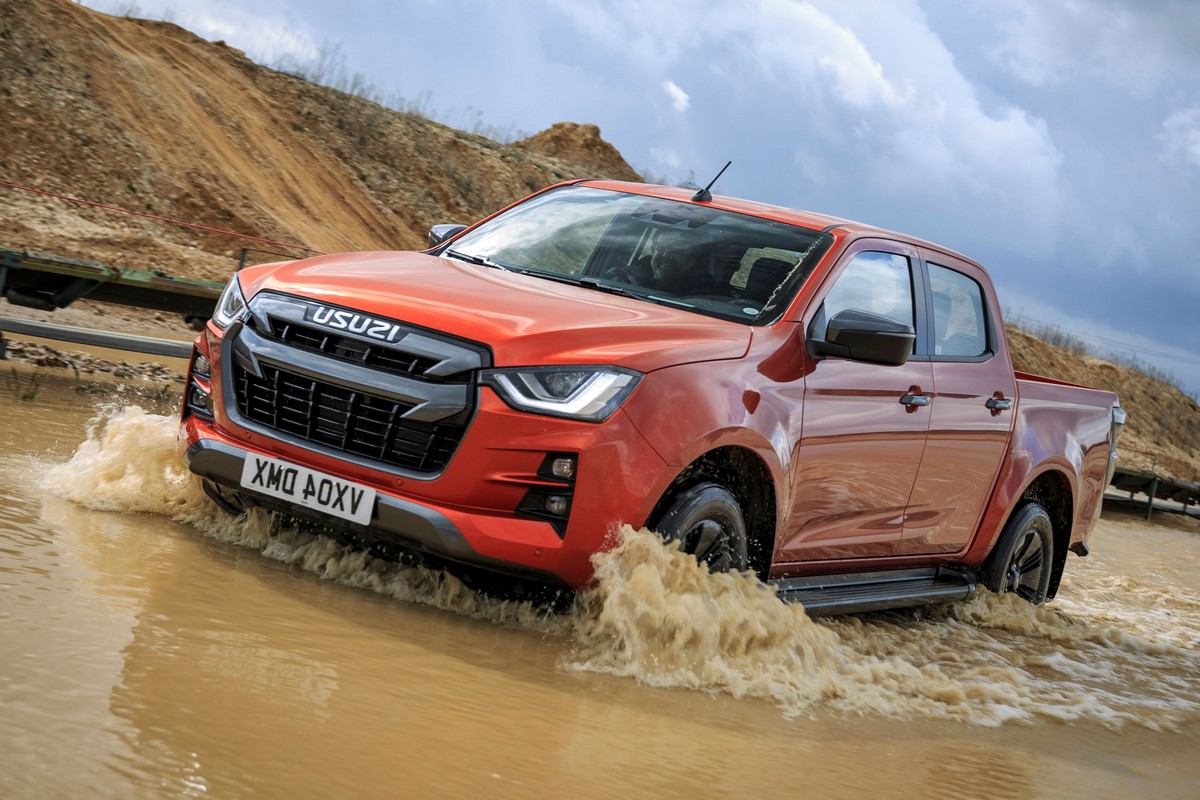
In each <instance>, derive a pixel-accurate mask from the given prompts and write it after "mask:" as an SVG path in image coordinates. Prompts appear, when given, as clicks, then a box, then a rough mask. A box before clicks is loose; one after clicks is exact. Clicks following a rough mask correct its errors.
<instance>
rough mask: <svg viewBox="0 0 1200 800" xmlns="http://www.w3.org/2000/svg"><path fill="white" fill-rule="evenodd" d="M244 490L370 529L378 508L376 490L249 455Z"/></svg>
mask: <svg viewBox="0 0 1200 800" xmlns="http://www.w3.org/2000/svg"><path fill="white" fill-rule="evenodd" d="M242 486H243V487H244V488H246V489H250V490H252V491H255V492H259V493H261V494H266V495H270V496H271V497H278V498H279V499H281V500H287V501H289V502H291V503H295V504H296V505H299V506H304V507H305V508H311V509H314V510H316V511H321V512H323V513H325V514H329V515H330V516H334V517H339V518H341V519H347V520H350V521H351V522H357V523H359V524H360V525H366V524H368V523H369V522H370V521H371V511H372V510H373V509H374V508H375V490H374V489H372V488H370V487H368V486H360V485H358V484H357V483H352V482H350V481H344V480H342V479H341V478H335V477H333V476H332V475H326V474H325V473H323V472H317V471H316V470H315V469H309V468H308V467H302V466H300V465H299V464H292V463H290V462H287V461H281V460H279V459H278V458H270V457H268V456H260V455H258V454H256V453H248V454H247V455H246V461H245V463H244V464H243V465H242Z"/></svg>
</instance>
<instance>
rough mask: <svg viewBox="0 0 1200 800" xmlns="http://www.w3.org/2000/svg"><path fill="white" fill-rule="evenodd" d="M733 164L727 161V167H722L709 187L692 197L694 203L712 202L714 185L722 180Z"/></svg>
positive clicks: (709, 183)
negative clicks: (711, 190)
mask: <svg viewBox="0 0 1200 800" xmlns="http://www.w3.org/2000/svg"><path fill="white" fill-rule="evenodd" d="M732 163H733V162H732V161H726V162H725V166H723V167H721V171H720V172H718V173H717V177H715V178H713V179H712V180H711V181H709V182H708V186H705V187H704V188H703V189H701V190H700V191H698V192H696V193H695V194H694V195H692V202H693V203H707V202H708V201H710V200H712V192H710V191H709V189H711V188H712V187H713V184H714V183H716V182H717V181H718V180H720V178H721V176H722V175H724V174H725V170H727V169H729V165H730V164H732Z"/></svg>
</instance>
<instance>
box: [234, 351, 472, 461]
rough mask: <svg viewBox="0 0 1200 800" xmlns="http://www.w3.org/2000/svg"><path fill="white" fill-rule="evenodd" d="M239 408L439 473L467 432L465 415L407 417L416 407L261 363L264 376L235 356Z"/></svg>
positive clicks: (311, 436) (310, 436)
mask: <svg viewBox="0 0 1200 800" xmlns="http://www.w3.org/2000/svg"><path fill="white" fill-rule="evenodd" d="M232 368H233V379H234V387H235V392H234V393H235V396H236V401H237V409H238V411H239V412H240V413H241V415H242V416H243V417H245V418H246V419H247V420H248V421H250V422H253V423H257V424H258V425H260V426H265V427H267V428H271V429H274V430H277V431H280V432H281V433H285V434H290V435H291V436H293V437H296V438H299V439H302V440H304V441H307V442H312V443H314V444H320V445H325V446H326V447H331V448H334V449H336V450H339V451H342V452H345V453H351V454H354V455H357V456H363V457H365V458H370V459H374V460H377V461H381V462H383V463H385V464H390V465H392V466H396V467H401V468H403V469H406V470H412V471H414V472H424V473H431V472H437V471H438V470H440V469H442V468H443V467H445V466H446V464H447V463H449V461H450V457H451V456H452V455H454V451H455V449H457V447H458V444H459V442H460V441H461V440H462V437H463V434H464V433H465V432H466V426H465V418H466V417H468V416H469V414H466V413H464V414H461V415H459V416H458V417H453V418H451V419H450V420H447V421H444V422H439V423H428V422H420V421H415V420H408V419H402V418H401V417H402V416H403V415H404V414H405V413H406V412H408V411H409V410H410V409H411V408H412V406H410V405H407V404H405V403H401V402H397V401H395V400H393V399H391V398H386V397H380V396H377V395H372V394H369V393H367V392H363V391H361V390H356V389H352V388H348V387H345V386H340V385H337V384H333V383H328V382H325V381H320V380H314V379H311V378H308V377H305V376H302V375H297V374H295V373H292V372H288V371H286V370H284V369H280V368H278V367H275V366H272V365H269V364H261V365H260V368H261V371H262V373H263V377H261V378H259V377H257V376H256V375H254V374H253V373H251V372H249V371H247V370H246V369H244V368H243V367H242V366H241V365H240V364H238V363H236V360H235V361H234V363H233V365H232Z"/></svg>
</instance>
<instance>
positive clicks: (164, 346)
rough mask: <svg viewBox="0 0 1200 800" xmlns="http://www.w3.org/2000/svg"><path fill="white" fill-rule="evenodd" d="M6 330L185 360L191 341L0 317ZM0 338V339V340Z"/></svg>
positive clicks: (1, 327) (0, 325)
mask: <svg viewBox="0 0 1200 800" xmlns="http://www.w3.org/2000/svg"><path fill="white" fill-rule="evenodd" d="M4 331H7V332H9V333H15V334H19V335H23V336H37V337H40V338H42V339H56V340H58V341H62V342H74V343H75V344H87V345H92V346H94V347H111V348H113V349H114V350H130V351H132V352H135V353H148V354H150V355H155V356H169V357H171V358H187V357H188V356H190V355H191V352H192V343H191V342H181V341H177V340H175V339H158V338H155V337H153V336H138V335H137V334H133V333H114V332H113V331H100V330H95V329H93V328H75V327H71V326H69V325H55V324H53V323H49V322H33V321H32V320H26V319H13V318H12V317H0V332H4ZM0 338H2V337H0Z"/></svg>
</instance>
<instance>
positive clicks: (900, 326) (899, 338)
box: [808, 308, 917, 367]
mask: <svg viewBox="0 0 1200 800" xmlns="http://www.w3.org/2000/svg"><path fill="white" fill-rule="evenodd" d="M916 339H917V335H916V332H915V331H913V327H912V326H911V325H908V324H906V323H903V322H897V321H896V320H894V319H892V318H891V317H885V316H883V315H882V314H872V313H871V312H870V311H862V310H861V309H857V308H847V309H846V310H845V311H839V312H838V313H837V314H834V315H833V317H832V318H831V319H830V320H829V326H828V327H827V328H826V331H825V339H824V340H821V339H809V343H808V348H809V353H811V354H812V356H813V357H814V358H820V357H822V356H834V357H837V358H848V359H850V360H851V361H865V362H867V363H869V364H883V365H885V366H889V367H898V366H900V365H901V364H904V363H906V362H907V361H908V357H909V355H910V354H911V353H912V349H913V342H915V341H916Z"/></svg>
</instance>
